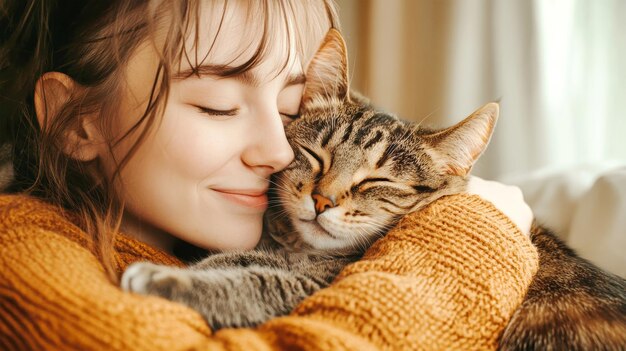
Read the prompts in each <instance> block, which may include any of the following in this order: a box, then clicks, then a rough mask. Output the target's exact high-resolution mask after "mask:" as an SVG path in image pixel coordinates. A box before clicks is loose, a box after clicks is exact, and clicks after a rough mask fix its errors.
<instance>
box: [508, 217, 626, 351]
mask: <svg viewBox="0 0 626 351" xmlns="http://www.w3.org/2000/svg"><path fill="white" fill-rule="evenodd" d="M531 240H532V242H533V244H534V245H535V247H536V248H537V252H538V253H539V270H538V271H537V274H536V275H535V277H534V279H533V281H532V283H531V285H530V287H529V288H528V293H527V294H526V297H525V299H524V302H523V303H522V305H521V306H520V307H519V308H518V309H517V310H516V311H515V314H514V315H513V317H512V318H511V321H510V322H509V324H508V326H507V327H506V329H505V331H504V333H503V335H502V337H501V340H500V349H501V350H568V351H586V350H626V280H624V279H622V278H620V277H618V276H615V275H612V274H610V273H607V272H604V271H603V270H601V269H600V268H598V267H597V266H595V265H593V264H592V263H591V262H589V261H587V260H585V259H583V258H581V257H579V256H578V255H576V253H575V252H574V251H573V250H572V249H570V248H569V247H567V245H565V244H564V243H563V242H562V241H561V240H559V239H558V238H557V237H556V235H555V234H553V233H552V232H550V231H549V230H547V229H545V228H542V227H540V226H534V227H533V228H532V230H531Z"/></svg>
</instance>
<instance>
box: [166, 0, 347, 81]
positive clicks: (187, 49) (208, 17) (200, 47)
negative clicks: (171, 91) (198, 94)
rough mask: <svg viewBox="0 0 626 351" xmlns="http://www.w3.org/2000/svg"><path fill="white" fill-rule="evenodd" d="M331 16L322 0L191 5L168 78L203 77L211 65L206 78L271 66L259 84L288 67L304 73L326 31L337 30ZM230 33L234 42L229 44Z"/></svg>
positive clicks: (245, 0) (228, 0)
mask: <svg viewBox="0 0 626 351" xmlns="http://www.w3.org/2000/svg"><path fill="white" fill-rule="evenodd" d="M332 11H333V8H332V7H331V6H329V5H328V4H327V3H326V2H325V1H324V0H313V1H301V0H296V1H288V0H222V1H210V2H209V1H203V2H195V3H192V4H190V6H189V8H187V9H186V11H185V12H186V13H185V15H184V16H183V18H181V21H180V24H179V28H180V32H179V33H180V34H182V38H184V40H182V43H181V44H182V45H180V46H179V47H178V52H177V53H176V54H175V55H172V56H170V57H171V58H172V61H170V62H168V63H169V65H170V67H172V68H173V69H172V70H171V73H172V74H174V75H180V74H181V73H182V72H184V74H183V76H182V78H185V76H187V77H188V76H191V75H197V76H200V75H202V74H203V73H204V72H203V69H202V67H203V66H207V65H211V66H212V67H220V69H219V72H215V71H214V70H213V71H212V72H210V73H218V74H219V75H220V76H222V77H229V76H236V75H239V74H242V73H244V72H246V71H250V70H252V69H254V68H256V67H258V66H259V65H260V64H262V63H264V64H271V66H272V67H271V73H272V74H271V75H270V77H264V79H269V80H271V79H273V78H275V77H276V76H277V75H279V74H281V73H282V72H283V71H284V70H285V69H287V68H288V67H289V65H290V64H291V63H296V64H298V65H300V68H301V69H302V71H303V72H304V70H305V65H306V64H307V63H308V61H309V60H310V59H311V58H312V56H313V54H314V53H315V51H316V50H317V48H318V46H319V45H320V43H321V40H322V38H323V37H324V36H325V35H326V32H327V31H328V29H330V28H331V27H336V26H337V21H336V20H335V18H336V14H334V13H333V12H332ZM194 14H195V16H194ZM191 16H194V17H193V18H191ZM234 32H236V33H237V38H234V40H233V35H232V33H234ZM225 47H226V48H227V49H226V52H224V50H225ZM220 51H221V52H220ZM270 56H271V58H270ZM276 58H280V59H278V60H276ZM269 60H275V61H276V62H271V61H269ZM266 62H268V63H266ZM166 64H167V63H166Z"/></svg>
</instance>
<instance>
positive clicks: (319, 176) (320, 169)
mask: <svg viewBox="0 0 626 351" xmlns="http://www.w3.org/2000/svg"><path fill="white" fill-rule="evenodd" d="M300 148H301V149H302V150H304V152H306V153H307V154H309V156H311V157H313V158H314V159H315V160H316V161H317V163H318V164H319V171H318V172H317V175H316V176H315V177H316V178H317V179H318V180H319V179H320V178H321V177H322V172H324V160H323V159H322V158H321V157H320V156H319V155H318V154H316V153H315V152H313V150H311V149H309V148H308V147H306V146H303V145H300Z"/></svg>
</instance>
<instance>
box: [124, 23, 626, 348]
mask: <svg viewBox="0 0 626 351" xmlns="http://www.w3.org/2000/svg"><path fill="white" fill-rule="evenodd" d="M346 62H347V59H346V57H345V47H344V44H343V41H342V39H341V37H340V36H339V35H338V33H337V32H331V33H330V34H329V37H327V40H326V42H325V44H324V45H323V46H322V48H321V49H320V52H319V53H318V55H317V56H316V57H315V58H314V60H313V62H312V63H311V65H310V67H309V70H308V72H307V87H306V90H305V96H304V98H303V105H302V110H301V112H302V117H301V118H300V119H299V120H296V121H294V122H293V123H291V124H290V125H289V126H288V127H287V135H288V138H289V140H290V143H291V145H292V147H293V149H294V153H295V160H294V162H293V163H292V164H291V165H290V166H289V167H288V168H287V169H285V170H284V171H282V172H280V173H279V174H277V175H276V177H275V178H274V180H275V182H276V184H277V186H276V188H275V189H274V190H275V191H276V194H275V199H277V200H278V203H279V206H277V207H273V208H272V210H271V211H270V212H269V214H268V216H267V228H268V230H267V232H266V233H269V234H271V236H269V235H268V236H266V237H265V238H264V241H263V243H262V245H263V248H259V249H257V250H254V251H251V252H240V253H229V254H217V255H214V256H211V257H209V258H207V259H205V260H203V261H202V262H200V263H199V264H197V265H195V266H193V267H192V268H191V269H188V270H180V269H174V268H167V267H162V266H155V265H150V264H138V265H134V266H132V267H131V268H130V270H129V271H127V273H126V274H125V275H124V278H123V281H124V284H125V287H126V288H127V289H131V290H133V291H138V292H142V293H149V294H156V295H160V296H164V297H167V298H170V299H172V300H176V301H180V302H183V303H185V304H188V305H189V306H191V307H193V308H195V309H197V310H198V311H200V312H201V313H202V314H203V315H204V316H205V318H206V319H207V321H208V322H209V324H210V325H211V326H212V327H214V328H220V327H224V326H252V325H256V324H258V323H261V322H263V321H265V320H267V319H269V318H271V317H274V316H278V315H283V314H287V313H288V312H289V311H290V310H291V309H292V308H293V307H294V306H295V305H296V304H297V303H298V302H299V301H301V300H302V299H304V298H305V297H307V296H309V295H310V294H312V293H313V292H315V291H316V290H318V289H320V288H322V287H325V286H327V285H328V284H329V283H330V282H331V281H332V280H333V278H334V277H335V276H336V275H337V274H338V272H339V271H340V270H341V269H342V268H343V267H344V266H345V265H347V264H348V263H350V262H353V261H354V260H356V259H358V258H359V257H360V255H361V254H362V253H363V252H364V250H365V249H366V248H367V247H369V246H370V245H371V243H372V242H373V241H374V240H376V239H377V238H379V237H381V236H383V235H384V234H385V233H386V231H387V230H388V229H389V228H390V227H391V226H393V225H394V224H395V223H396V222H397V221H398V220H399V219H400V218H401V217H402V216H403V215H405V214H407V213H409V212H412V211H415V210H417V209H419V208H421V207H423V206H425V205H426V204H428V203H430V202H432V201H433V200H435V199H436V198H438V197H440V196H443V195H446V194H450V193H456V192H459V191H462V190H463V189H464V187H465V184H466V176H467V173H468V172H469V170H470V168H471V166H472V164H473V163H474V161H475V160H476V158H477V157H478V156H479V155H480V153H481V152H482V151H483V149H484V148H485V146H486V144H487V142H488V140H489V137H490V135H491V132H492V130H493V126H494V124H495V120H496V118H497V114H498V107H497V105H496V104H488V105H486V106H485V107H483V108H482V109H480V110H478V111H476V112H475V113H474V114H472V115H471V116H470V117H468V118H467V119H465V120H464V121H463V122H461V123H459V124H457V125H456V126H454V127H451V128H448V129H445V130H443V131H431V130H426V129H422V128H420V127H419V126H416V125H414V124H411V123H408V122H405V121H402V120H399V119H397V118H395V117H394V116H392V115H390V114H387V113H384V112H380V111H376V110H375V109H374V108H372V107H371V106H370V105H369V104H368V103H367V102H366V101H365V100H363V99H362V98H360V97H358V96H356V95H350V93H349V92H348V86H347V66H346ZM337 77H338V79H337ZM531 238H532V241H533V243H534V244H535V246H536V247H537V249H538V251H539V255H540V267H539V272H538V273H537V276H536V277H535V279H534V281H533V282H532V284H531V286H530V288H529V291H528V294H527V296H526V298H525V300H524V302H523V304H522V306H520V308H519V309H518V310H517V311H516V313H515V314H514V316H513V318H512V320H511V321H510V323H509V325H508V326H507V328H506V330H505V331H504V333H503V335H502V336H501V340H500V349H502V350H624V349H626V282H625V281H624V280H623V279H621V278H619V277H617V276H614V275H611V274H608V273H605V272H603V271H602V270H600V269H599V268H597V267H595V266H594V265H592V264H591V263H589V262H587V261H585V260H584V259H582V258H579V257H578V256H577V255H576V254H575V253H574V252H573V251H572V250H570V249H569V248H567V246H565V245H564V244H563V243H562V242H560V241H559V240H558V239H557V238H556V237H555V236H554V235H553V234H551V233H550V232H549V231H547V230H545V229H544V228H541V227H538V226H535V227H534V228H533V230H532V234H531Z"/></svg>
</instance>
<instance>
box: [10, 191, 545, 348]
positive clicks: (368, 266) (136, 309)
mask: <svg viewBox="0 0 626 351" xmlns="http://www.w3.org/2000/svg"><path fill="white" fill-rule="evenodd" d="M86 242H87V241H86V239H85V233H84V232H82V231H81V230H80V229H79V228H77V227H76V226H75V225H74V224H72V223H71V222H70V221H69V220H68V219H67V218H66V217H64V216H63V215H62V212H61V211H59V210H58V209H56V208H55V207H53V206H50V205H47V204H44V203H42V202H40V201H38V200H35V199H32V198H28V197H24V196H0V267H1V268H0V270H1V271H0V349H2V350H27V349H36V350H44V349H53V350H64V349H79V350H88V349H92V350H183V349H184V350H303V349H306V350H378V349H381V350H420V349H423V350H461V349H467V350H469V349H472V350H486V349H494V348H495V345H496V341H497V337H498V335H499V333H500V332H501V331H502V330H503V328H504V326H505V325H506V323H507V321H508V319H509V318H510V316H511V314H512V313H513V311H514V310H515V308H516V307H517V306H518V305H519V304H520V302H521V300H522V298H523V296H524V294H525V292H526V289H527V287H528V285H529V283H530V281H531V279H532V276H533V274H534V273H535V272H536V270H537V265H538V261H537V253H536V251H535V249H534V247H533V246H532V245H531V243H530V240H529V239H528V238H527V237H525V236H524V235H523V234H521V233H520V232H519V230H518V229H517V228H516V227H515V225H514V224H512V223H511V222H510V221H509V220H508V218H506V217H505V216H504V215H503V214H502V213H501V212H499V211H498V210H496V209H495V208H494V207H493V206H492V205H491V204H490V203H488V202H486V201H483V200H481V199H480V198H478V197H476V196H470V195H455V196H450V197H446V198H443V199H440V200H438V201H436V202H435V203H433V204H432V205H430V206H429V207H428V208H426V209H425V210H423V211H420V212H418V213H414V214H412V215H409V216H407V217H406V218H405V219H404V220H403V221H402V222H401V223H400V224H399V225H398V226H397V227H396V228H395V229H394V230H392V231H391V232H390V233H389V234H388V235H387V236H386V237H385V238H384V239H382V240H379V241H378V242H377V243H376V244H375V245H374V246H373V247H372V248H370V250H369V251H368V252H367V254H366V255H365V257H364V258H363V259H362V260H361V261H359V262H357V263H355V264H352V265H350V266H348V267H347V268H346V269H345V270H344V271H343V272H342V273H341V274H340V276H339V277H338V278H337V279H336V281H335V282H334V283H333V284H332V285H331V286H330V287H329V288H327V289H323V290H321V291H319V292H318V293H316V294H314V295H313V296H311V297H309V298H308V299H306V300H305V301H304V302H303V303H302V304H301V305H300V306H298V307H297V308H296V310H295V311H293V313H292V314H291V315H289V316H286V317H281V318H276V319H273V320H271V321H269V322H267V323H265V324H264V325H262V326H260V327H258V328H255V329H224V330H220V331H218V332H215V333H213V332H212V331H211V330H210V329H209V328H208V327H207V325H206V324H205V323H204V321H203V320H202V318H201V317H200V316H199V315H198V314H197V313H196V312H194V311H193V310H191V309H189V308H187V307H185V306H183V305H180V304H177V303H174V302H170V301H166V300H164V299H161V298H157V297H148V296H139V295H134V294H130V293H125V292H123V291H121V290H120V289H119V288H118V287H117V286H115V285H113V284H111V283H110V282H109V281H108V280H107V278H106V276H105V274H104V271H103V268H102V266H101V265H100V263H99V262H98V260H97V259H96V257H95V256H94V255H93V254H92V252H90V251H89V250H88V249H87V248H86ZM116 247H117V250H118V252H119V254H118V257H117V258H118V260H119V263H120V266H121V267H122V268H124V267H126V266H127V265H128V264H129V263H131V262H134V261H139V260H150V261H153V262H157V263H164V264H171V265H180V264H181V262H179V261H178V260H177V259H176V258H174V257H171V256H168V255H166V254H164V253H163V252H160V251H158V250H156V249H154V248H151V247H149V246H147V245H145V244H142V243H140V242H138V241H135V240H133V239H131V238H129V237H126V236H123V235H120V236H119V239H118V241H117V244H116Z"/></svg>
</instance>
